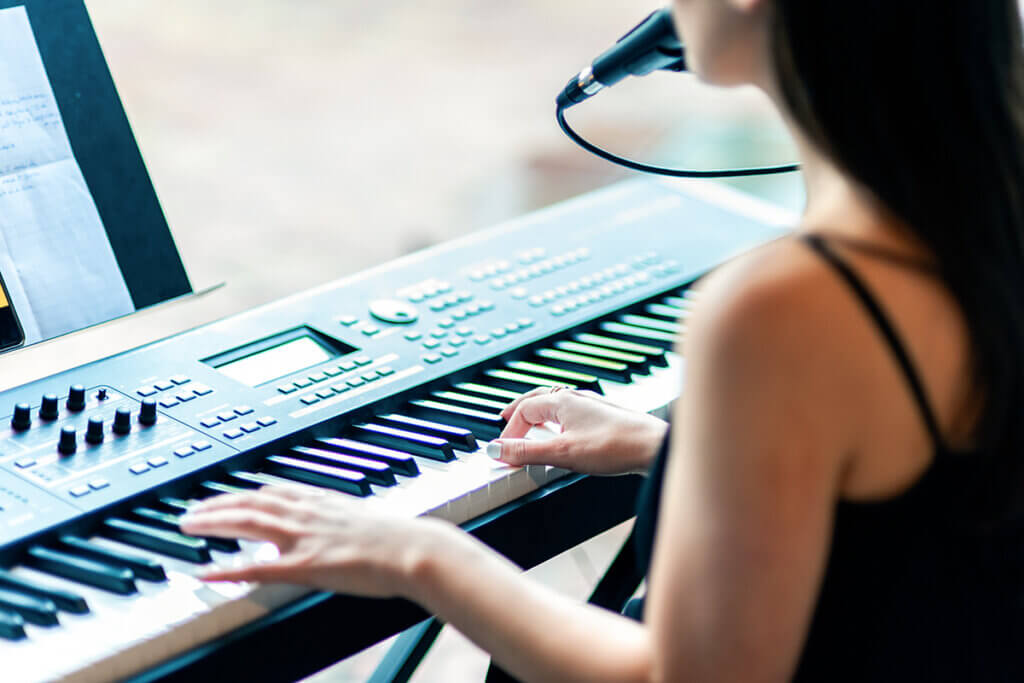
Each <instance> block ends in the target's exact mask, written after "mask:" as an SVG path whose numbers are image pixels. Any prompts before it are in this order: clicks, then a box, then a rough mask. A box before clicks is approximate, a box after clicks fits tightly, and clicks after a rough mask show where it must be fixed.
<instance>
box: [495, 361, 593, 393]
mask: <svg viewBox="0 0 1024 683" xmlns="http://www.w3.org/2000/svg"><path fill="white" fill-rule="evenodd" d="M505 367H506V368H508V369H509V370H511V371H513V372H525V373H528V374H530V375H536V376H538V377H548V378H550V379H553V380H555V381H556V382H559V383H563V382H564V383H569V384H572V385H574V386H575V387H576V388H577V389H588V390H590V391H593V392H596V393H598V394H603V393H604V390H603V389H602V388H601V384H600V382H598V379H597V377H595V376H594V375H592V374H590V373H585V372H574V371H572V370H563V369H562V368H555V367H552V366H550V365H544V364H542V363H531V362H529V361H524V360H513V361H509V362H508V363H505Z"/></svg>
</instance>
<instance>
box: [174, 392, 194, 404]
mask: <svg viewBox="0 0 1024 683" xmlns="http://www.w3.org/2000/svg"><path fill="white" fill-rule="evenodd" d="M195 397H196V395H195V394H193V393H192V392H191V391H181V392H178V393H177V394H175V395H174V398H176V399H178V400H179V401H181V402H182V403H185V402H187V401H191V400H192V399H194V398H195Z"/></svg>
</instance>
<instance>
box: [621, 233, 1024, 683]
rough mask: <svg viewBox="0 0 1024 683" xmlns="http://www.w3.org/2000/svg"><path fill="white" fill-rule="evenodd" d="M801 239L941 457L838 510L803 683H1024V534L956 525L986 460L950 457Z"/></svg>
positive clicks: (642, 500) (644, 514)
mask: <svg viewBox="0 0 1024 683" xmlns="http://www.w3.org/2000/svg"><path fill="white" fill-rule="evenodd" d="M803 239H804V241H805V242H806V243H807V244H808V245H809V246H810V247H811V248H812V249H813V250H814V251H815V252H816V253H818V254H819V255H820V256H821V257H822V258H823V259H824V260H825V262H826V263H828V264H829V265H830V266H831V267H832V268H834V269H835V271H836V272H837V273H838V275H839V276H840V277H841V278H842V279H843V280H844V281H845V282H846V283H847V284H848V285H849V287H850V289H851V291H852V292H853V294H854V295H855V296H856V297H857V298H858V299H859V300H860V302H861V303H862V304H863V306H864V308H865V311H866V312H867V313H868V315H869V316H870V318H871V319H872V321H873V322H874V323H875V325H876V326H877V327H878V330H879V332H880V333H881V334H882V336H883V337H884V338H885V340H886V342H887V344H888V346H889V347H890V349H891V351H892V353H893V355H894V357H895V359H896V360H897V362H898V363H899V365H900V368H901V370H902V372H903V374H904V376H905V378H906V381H907V384H908V386H909V388H910V390H911V392H912V394H913V396H914V400H915V401H916V403H917V405H918V408H919V410H920V413H921V417H922V419H923V421H924V424H925V426H926V427H927V429H928V432H929V434H930V435H931V439H932V441H933V443H934V446H935V457H934V459H933V461H932V463H931V465H930V466H929V468H928V469H927V470H926V472H925V473H924V474H923V475H922V476H921V477H920V478H919V479H918V480H917V481H916V482H915V483H914V484H913V485H912V486H911V487H910V488H909V489H907V490H906V491H904V492H902V493H900V494H898V495H896V496H894V497H891V498H887V499H884V500H880V501H877V502H870V503H868V502H852V501H843V500H840V501H839V502H837V504H836V511H835V512H836V514H835V524H834V528H833V535H832V545H831V548H830V551H829V557H828V563H827V566H826V569H825V574H824V579H823V582H822V585H821V589H820V593H819V596H818V601H817V605H816V607H815V611H814V615H813V618H812V621H811V625H810V629H809V631H808V634H807V639H806V641H805V643H804V647H803V650H802V652H801V656H800V660H799V665H798V667H797V671H796V675H795V676H794V680H795V681H800V682H803V681H829V682H832V681H834V682H837V683H838V682H842V681H900V682H901V683H905V682H909V681H929V682H932V681H939V682H941V681H950V682H952V681H985V682H990V681H1017V682H1024V523H1021V522H1004V523H1001V524H998V525H987V526H985V527H982V526H980V525H975V524H970V523H964V519H963V514H962V512H963V511H962V510H958V511H957V512H956V513H953V511H952V508H953V506H952V505H951V501H953V500H954V499H955V498H956V496H957V494H958V493H959V492H960V491H961V490H962V487H963V485H964V482H965V481H966V480H967V478H968V477H970V476H971V467H972V460H975V462H976V457H977V456H978V454H972V453H964V452H957V451H954V450H953V449H950V448H948V447H947V446H946V443H945V440H944V438H943V436H942V434H941V431H940V430H939V426H938V422H937V420H936V418H935V413H934V412H933V411H932V408H931V404H930V403H929V401H928V399H927V395H926V393H925V391H924V387H923V384H922V383H921V380H920V377H919V375H918V373H917V371H916V370H915V368H914V365H913V363H912V362H911V360H910V357H909V355H908V354H907V351H906V349H905V347H904V345H903V343H902V342H901V341H900V338H899V335H898V334H897V333H896V331H895V329H894V328H893V326H892V324H891V323H890V322H889V319H888V317H887V316H886V315H885V313H884V312H883V310H882V308H881V306H880V305H879V303H878V301H877V299H876V298H875V297H874V296H873V295H872V294H871V292H870V290H869V288H868V287H867V285H866V284H865V283H864V282H863V281H862V280H861V278H860V277H859V276H858V275H857V274H856V273H855V272H854V271H853V270H852V269H851V268H850V266H849V265H847V264H846V262H845V261H844V260H843V259H842V258H840V257H839V255H838V254H837V253H836V251H835V250H834V249H833V248H832V246H831V245H830V244H829V243H828V242H827V241H826V240H825V239H824V238H823V237H821V236H819V235H805V236H803ZM876 254H877V255H880V256H886V253H882V252H878V251H877V250H876ZM908 265H914V264H908ZM1022 353H1024V350H1022ZM669 438H670V437H669V436H666V437H665V442H664V443H663V444H662V448H661V452H660V453H659V455H658V457H657V460H656V461H655V464H654V466H653V467H652V469H651V473H650V476H649V477H648V480H647V482H646V483H645V485H644V488H643V489H642V491H641V493H640V497H639V501H638V511H637V520H636V527H635V531H634V538H635V541H636V554H637V561H638V564H639V569H640V571H641V573H643V574H646V572H647V570H648V568H649V566H650V560H651V551H652V549H653V545H654V535H655V528H656V526H657V514H658V504H659V501H660V498H661V490H662V482H663V479H664V473H665V462H666V459H667V456H668V443H669ZM1021 457H1024V454H1021ZM626 613H627V614H628V615H629V616H632V617H634V618H640V615H641V614H642V602H641V601H638V600H634V601H632V602H631V603H630V605H628V606H627V609H626Z"/></svg>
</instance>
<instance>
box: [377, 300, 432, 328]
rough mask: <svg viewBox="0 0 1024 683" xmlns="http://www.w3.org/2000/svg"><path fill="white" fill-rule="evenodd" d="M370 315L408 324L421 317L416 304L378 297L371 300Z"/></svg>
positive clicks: (382, 319)
mask: <svg viewBox="0 0 1024 683" xmlns="http://www.w3.org/2000/svg"><path fill="white" fill-rule="evenodd" d="M370 315H372V316H373V317H374V318H376V319H377V320H380V321H383V322H386V323H392V324H395V325H408V324H409V323H414V322H416V320H417V319H418V318H419V317H420V314H419V311H417V310H416V307H415V306H412V305H410V304H407V303H405V302H404V301H398V300H397V299H377V300H376V301H371V302H370Z"/></svg>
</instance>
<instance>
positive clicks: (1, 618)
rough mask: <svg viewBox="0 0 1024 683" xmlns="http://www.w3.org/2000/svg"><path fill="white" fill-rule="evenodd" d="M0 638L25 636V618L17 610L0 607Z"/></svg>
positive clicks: (14, 638)
mask: <svg viewBox="0 0 1024 683" xmlns="http://www.w3.org/2000/svg"><path fill="white" fill-rule="evenodd" d="M0 638H3V639H4V640H22V639H24V638H25V620H24V619H22V618H21V615H19V614H18V613H17V612H8V611H7V610H4V609H0Z"/></svg>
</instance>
